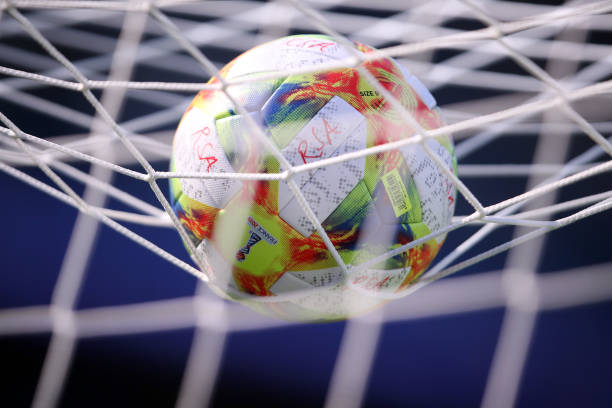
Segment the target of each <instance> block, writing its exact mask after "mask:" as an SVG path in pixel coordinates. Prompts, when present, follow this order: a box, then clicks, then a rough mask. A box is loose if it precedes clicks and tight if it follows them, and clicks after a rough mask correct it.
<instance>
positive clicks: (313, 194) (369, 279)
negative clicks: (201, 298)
mask: <svg viewBox="0 0 612 408" xmlns="http://www.w3.org/2000/svg"><path fill="white" fill-rule="evenodd" d="M354 47H355V48H354V49H353V50H347V49H346V48H345V46H343V45H340V44H338V43H337V42H336V41H334V40H333V39H332V38H329V37H326V36H320V35H297V36H290V37H285V38H280V39H278V40H275V41H272V42H268V43H266V44H263V45H260V46H258V47H256V48H253V49H251V50H249V51H247V52H245V53H244V54H242V55H240V56H239V57H237V58H236V59H234V60H233V61H232V62H230V63H229V64H228V65H226V66H225V67H224V68H223V69H222V70H221V76H222V77H223V78H225V79H226V80H232V81H236V82H235V83H233V84H232V85H231V86H230V87H228V88H227V94H225V93H224V92H223V91H221V90H220V89H219V90H216V89H212V90H203V91H201V92H200V93H199V94H198V95H197V96H196V97H195V98H194V99H193V101H192V103H191V105H190V106H189V108H188V109H187V111H186V112H185V114H184V116H183V118H182V120H181V122H180V125H179V127H178V129H177V131H176V135H175V137H174V143H173V150H172V162H171V169H172V171H177V172H190V173H200V174H202V175H203V177H202V178H173V179H171V184H170V190H171V203H172V205H173V209H174V211H175V212H176V214H177V216H178V218H179V220H180V221H181V223H183V225H184V226H185V227H186V228H185V229H186V230H187V232H188V234H189V238H190V239H191V240H192V241H193V244H194V246H195V248H196V251H195V253H192V254H191V255H192V256H193V257H195V258H196V259H197V260H199V262H198V263H199V264H200V265H204V267H205V268H206V269H208V271H207V272H208V274H209V275H210V277H211V280H210V285H211V287H212V288H213V290H214V291H215V292H216V293H218V294H220V295H222V296H225V297H227V298H230V299H234V300H238V301H240V302H242V303H245V304H247V305H248V306H251V307H252V308H254V309H256V310H258V311H260V312H263V313H267V314H271V315H273V316H276V317H281V318H284V319H289V320H302V321H316V320H338V319H344V318H347V317H351V316H355V315H359V314H362V313H365V312H367V311H369V310H372V309H374V308H376V307H378V306H380V305H382V304H384V303H385V302H387V301H388V300H386V299H388V298H390V297H392V296H384V295H385V294H391V295H397V294H401V293H402V292H403V291H404V290H405V289H406V288H407V287H408V286H409V285H410V284H411V283H414V282H415V281H416V280H417V279H418V277H419V276H421V274H422V273H423V272H424V271H425V269H426V268H427V266H428V265H429V264H430V262H431V261H432V260H433V258H434V257H435V255H436V253H437V252H438V250H439V248H440V246H441V245H442V242H443V241H444V235H440V236H437V237H435V238H432V239H430V240H428V241H426V242H424V243H422V244H420V245H418V246H415V247H412V248H410V249H409V250H406V251H404V252H400V253H397V254H394V255H393V256H391V257H388V256H387V257H386V258H385V256H384V254H386V253H388V252H389V251H391V250H393V249H396V248H399V247H401V246H403V245H405V244H407V243H410V242H411V241H413V240H415V239H419V238H421V237H424V236H426V235H427V234H429V233H431V232H434V231H437V230H439V229H441V228H443V227H445V226H446V225H448V224H449V222H450V219H451V217H452V214H453V211H454V204H455V196H456V191H455V188H454V185H453V183H452V182H451V181H450V179H449V178H448V177H447V176H446V173H445V172H444V171H443V170H441V169H440V168H439V167H438V165H437V164H436V162H435V161H434V160H433V159H432V158H431V157H430V156H428V155H427V154H426V153H425V151H424V149H423V148H422V146H420V145H419V144H406V145H404V146H402V147H400V148H399V149H395V150H388V151H380V152H375V153H371V154H367V155H357V156H351V158H350V160H343V161H338V162H333V163H331V164H327V165H321V166H310V167H309V166H307V165H309V164H311V163H317V162H319V161H321V160H325V159H330V158H334V157H339V156H342V155H345V154H347V153H354V152H361V151H363V150H364V149H366V148H371V147H374V146H379V145H383V144H385V143H389V142H395V141H399V140H402V139H407V138H409V137H411V136H414V134H415V131H414V130H413V129H412V128H411V127H410V126H409V125H408V124H407V123H406V122H405V121H404V120H403V119H402V116H401V114H400V112H399V111H398V110H397V109H396V108H394V106H393V104H392V103H390V102H389V101H388V100H386V99H385V98H384V97H383V96H382V95H381V94H380V93H379V92H378V91H377V90H376V89H375V87H374V86H373V85H372V84H371V83H369V82H368V81H367V80H366V79H365V78H364V77H363V76H362V75H360V73H359V72H358V70H356V69H352V68H334V69H331V70H323V69H319V70H317V66H319V65H320V64H326V63H327V64H328V65H329V63H333V62H337V61H340V60H344V59H348V58H350V57H351V56H352V55H354V53H355V52H356V53H360V54H362V55H364V54H366V53H369V52H372V51H373V49H372V48H370V47H368V46H365V45H363V44H359V43H355V45H354ZM352 53H353V54H352ZM362 66H363V67H364V68H365V69H367V70H368V72H370V73H371V75H372V76H373V77H374V78H376V80H377V81H378V82H379V84H380V86H382V87H383V88H384V89H385V90H386V91H388V92H389V93H390V94H391V95H393V97H394V98H395V99H396V100H397V101H399V103H400V104H401V106H402V107H403V108H404V109H405V110H406V111H408V112H409V113H410V114H411V115H412V117H413V118H415V120H416V121H417V122H418V123H419V124H420V126H422V127H423V128H424V129H435V128H438V127H440V126H442V125H443V122H442V120H441V118H440V112H439V109H438V108H437V107H436V102H435V100H434V98H433V97H432V95H431V94H430V93H429V91H428V90H427V89H426V88H425V87H424V86H423V84H421V82H420V81H419V80H418V79H417V78H416V77H414V76H413V75H411V74H410V73H409V72H408V71H407V70H406V69H405V68H403V67H402V66H401V65H399V64H398V63H397V62H395V61H394V60H393V59H390V58H381V59H376V60H372V61H368V62H364V63H363V64H362ZM288 71H294V72H298V73H295V74H286V73H287V72H288ZM313 71H314V72H313ZM299 72H309V73H299ZM282 73H285V74H282ZM279 76H280V77H279ZM255 77H259V79H256V78H255ZM266 78H267V79H266ZM210 83H211V84H219V80H218V79H217V78H213V79H211V81H210ZM228 95H229V97H228ZM232 100H233V101H235V102H236V103H237V104H239V105H241V106H242V107H243V109H240V110H239V109H237V108H236V106H234V104H233V102H232ZM247 116H248V118H247ZM255 126H259V127H260V129H262V131H261V132H260V133H259V134H257V133H256V127H255ZM262 138H265V140H262ZM264 141H267V142H269V143H266V142H264ZM425 144H426V145H427V146H428V147H429V148H430V149H431V150H432V151H433V152H434V153H435V154H436V155H437V156H438V157H439V158H440V159H441V162H442V163H444V165H445V166H447V168H448V169H449V170H450V171H451V172H456V159H455V156H454V150H453V144H452V140H451V138H450V136H447V135H444V136H441V137H437V138H436V139H435V140H434V139H428V140H427V141H426V142H425ZM279 155H282V158H281V157H280V156H279ZM287 163H288V165H287ZM288 166H289V167H290V168H294V167H295V166H302V167H297V169H296V170H298V171H296V172H295V173H293V174H292V176H291V182H289V181H288V180H283V179H281V178H279V177H278V175H279V174H282V173H283V172H284V171H286V170H287V167H288ZM223 173H247V174H259V175H261V174H265V175H268V176H269V177H268V179H267V180H261V179H259V180H255V179H249V178H248V176H246V177H244V178H242V179H238V178H229V177H226V178H219V177H212V176H211V175H214V174H217V176H218V175H220V174H221V175H222V174H223ZM275 177H276V178H275ZM296 188H297V189H299V191H300V192H301V194H297V195H296V194H295V189H296ZM300 195H301V197H300ZM304 204H307V207H309V208H310V211H309V210H308V208H307V207H305V205H304ZM309 212H310V216H309ZM312 214H314V217H316V222H313V217H312ZM321 231H324V233H325V235H326V236H327V237H329V242H331V244H332V245H333V246H334V248H335V250H336V251H337V255H339V256H340V258H341V259H342V261H343V263H344V264H346V265H347V266H348V272H347V271H345V269H343V268H342V267H341V266H340V265H339V263H338V262H336V260H335V259H334V257H333V256H332V253H331V252H330V251H329V250H328V246H326V243H325V240H324V239H323V238H322V235H321V234H320V232H321ZM329 242H328V244H329ZM400 251H401V250H400ZM359 265H365V266H362V267H361V268H359Z"/></svg>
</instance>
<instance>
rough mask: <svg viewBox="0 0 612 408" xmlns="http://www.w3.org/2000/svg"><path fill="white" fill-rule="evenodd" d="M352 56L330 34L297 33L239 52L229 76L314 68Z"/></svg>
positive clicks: (228, 73)
mask: <svg viewBox="0 0 612 408" xmlns="http://www.w3.org/2000/svg"><path fill="white" fill-rule="evenodd" d="M350 56H351V54H350V53H349V52H348V50H346V49H345V48H344V47H342V46H340V45H339V44H337V43H336V41H334V40H332V39H330V38H329V37H326V36H317V35H295V36H290V37H284V38H280V39H278V40H274V41H271V42H268V43H265V44H262V45H260V46H258V47H255V48H252V49H251V50H249V51H247V52H246V53H244V54H242V55H240V56H239V57H238V58H236V59H235V60H234V61H233V62H232V65H231V68H230V69H229V70H228V72H227V75H226V78H228V79H232V78H237V77H241V76H244V75H247V74H253V73H260V72H279V71H281V72H282V71H285V70H290V69H299V68H308V67H314V66H317V65H321V64H324V63H328V62H330V61H335V60H339V59H342V58H348V57H350Z"/></svg>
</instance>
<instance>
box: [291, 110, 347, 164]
mask: <svg viewBox="0 0 612 408" xmlns="http://www.w3.org/2000/svg"><path fill="white" fill-rule="evenodd" d="M322 120H323V131H324V132H325V135H324V137H321V136H320V135H319V134H318V133H317V129H316V128H315V127H314V126H313V127H312V129H311V131H312V136H313V137H314V139H315V140H316V141H317V143H318V145H317V146H316V147H314V146H313V147H312V150H314V152H313V153H310V154H309V152H308V149H309V146H308V140H306V139H302V140H300V143H299V144H298V146H297V151H298V153H299V154H300V157H301V158H302V161H303V162H304V164H306V163H307V162H308V161H307V159H320V158H322V157H323V149H324V148H325V146H331V145H332V144H333V143H332V139H331V135H333V134H337V133H340V131H338V127H337V126H332V125H330V124H329V122H328V121H327V120H326V119H325V118H322Z"/></svg>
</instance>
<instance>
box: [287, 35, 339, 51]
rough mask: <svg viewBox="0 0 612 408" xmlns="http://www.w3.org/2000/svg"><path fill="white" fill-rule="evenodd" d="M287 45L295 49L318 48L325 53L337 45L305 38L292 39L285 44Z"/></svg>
mask: <svg viewBox="0 0 612 408" xmlns="http://www.w3.org/2000/svg"><path fill="white" fill-rule="evenodd" d="M285 45H287V46H289V47H295V48H318V49H319V51H321V52H325V49H326V48H327V47H331V46H334V45H336V43H333V42H329V41H320V40H313V39H308V40H307V39H304V38H292V39H290V40H288V41H287V42H286V43H285Z"/></svg>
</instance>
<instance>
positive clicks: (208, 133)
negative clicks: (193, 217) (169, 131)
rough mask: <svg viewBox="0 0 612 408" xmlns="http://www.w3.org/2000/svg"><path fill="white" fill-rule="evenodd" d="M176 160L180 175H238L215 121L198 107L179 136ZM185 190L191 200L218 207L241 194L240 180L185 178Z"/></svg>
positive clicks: (182, 181) (178, 132)
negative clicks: (228, 156)
mask: <svg viewBox="0 0 612 408" xmlns="http://www.w3.org/2000/svg"><path fill="white" fill-rule="evenodd" d="M172 159H173V161H174V165H175V167H176V171H178V172H190V173H203V174H206V173H226V172H234V169H233V168H232V166H231V164H230V163H229V160H228V159H227V156H226V155H225V152H224V150H223V146H222V145H221V143H220V142H219V138H218V137H217V129H216V126H215V122H214V120H213V119H212V118H210V117H209V116H208V115H206V114H205V113H203V112H202V111H200V110H199V109H198V108H197V107H194V108H193V109H191V110H189V112H188V113H187V114H186V115H185V117H184V118H183V119H182V121H181V124H180V125H179V128H178V130H177V132H176V135H175V142H174V149H173V154H172ZM180 182H181V190H182V192H183V194H185V195H187V196H188V197H190V198H192V199H194V200H196V201H198V202H200V203H202V204H206V205H209V206H211V207H215V208H223V207H224V206H225V204H226V203H227V202H228V201H229V200H230V199H231V198H232V197H233V196H234V195H235V194H237V193H238V191H240V189H241V184H240V182H239V181H236V180H230V179H198V178H181V179H180Z"/></svg>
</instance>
